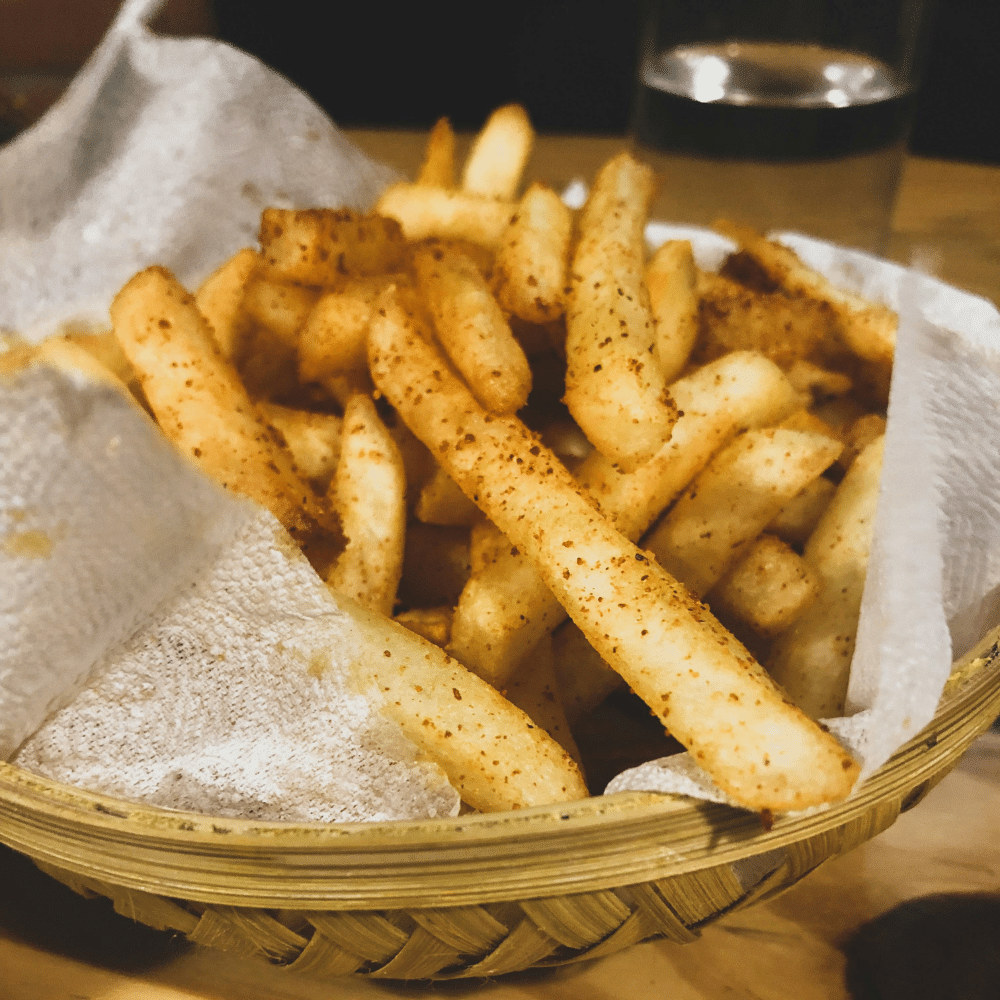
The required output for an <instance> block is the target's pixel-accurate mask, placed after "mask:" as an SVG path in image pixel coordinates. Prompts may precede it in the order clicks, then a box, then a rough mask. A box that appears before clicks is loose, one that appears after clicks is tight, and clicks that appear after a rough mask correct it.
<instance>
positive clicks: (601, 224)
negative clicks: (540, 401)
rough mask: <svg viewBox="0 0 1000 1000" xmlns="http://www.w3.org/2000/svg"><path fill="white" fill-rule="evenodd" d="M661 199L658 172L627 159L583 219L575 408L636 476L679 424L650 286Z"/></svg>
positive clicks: (616, 162) (572, 351) (574, 309)
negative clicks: (658, 350)
mask: <svg viewBox="0 0 1000 1000" xmlns="http://www.w3.org/2000/svg"><path fill="white" fill-rule="evenodd" d="M654 191H655V181H654V178H653V172H652V170H650V169H649V168H648V167H644V166H641V165H640V164H638V163H637V162H636V161H635V160H633V159H632V157H631V156H629V155H628V154H627V153H622V154H620V155H619V156H616V157H615V158H614V159H613V160H611V161H609V162H608V163H607V164H606V165H605V166H604V167H603V168H602V169H601V171H600V173H599V174H598V175H597V178H596V180H595V181H594V186H593V188H592V189H591V192H590V197H589V198H588V199H587V203H586V205H584V207H583V210H582V211H581V214H580V219H579V230H580V238H579V242H578V244H577V247H576V251H575V252H574V254H573V260H572V264H571V266H570V285H569V287H570V292H569V299H568V302H567V306H566V358H567V368H566V395H565V400H566V405H567V406H568V407H569V411H570V413H572V414H573V418H574V419H575V420H576V422H577V423H578V424H579V425H580V426H581V427H582V428H583V430H584V432H585V433H586V435H587V437H588V438H589V439H590V441H591V442H592V443H593V445H594V447H595V448H597V450H598V451H599V452H601V454H603V455H606V456H607V457H608V458H610V459H612V460H613V461H614V462H616V463H617V465H618V467H619V468H620V469H621V470H622V471H626V472H628V471H631V470H633V469H635V468H637V467H638V466H640V465H641V464H642V463H643V462H646V461H648V460H649V459H651V458H652V457H653V455H655V454H656V453H657V451H659V450H660V448H662V447H663V445H664V444H665V443H666V442H667V441H669V440H670V434H671V431H672V429H673V425H674V423H675V422H676V420H677V407H676V406H675V405H674V403H673V400H672V399H671V397H670V394H669V393H668V392H667V388H666V381H665V379H664V377H663V372H662V371H661V370H660V367H659V364H658V362H657V360H656V357H655V355H654V353H653V348H654V344H655V338H656V329H655V326H654V324H653V317H652V313H651V312H650V306H649V293H648V292H647V291H646V287H645V285H644V284H643V280H642V277H643V253H644V243H643V226H644V225H645V221H646V215H647V213H648V210H649V204H650V202H651V200H652V197H653V194H654Z"/></svg>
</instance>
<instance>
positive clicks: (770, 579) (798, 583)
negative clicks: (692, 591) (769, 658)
mask: <svg viewBox="0 0 1000 1000" xmlns="http://www.w3.org/2000/svg"><path fill="white" fill-rule="evenodd" d="M819 591H820V580H819V577H818V576H817V575H816V573H815V572H814V571H813V570H811V569H810V568H809V564H808V563H807V562H806V561H805V560H804V559H803V558H802V557H801V556H800V555H799V554H798V553H797V552H795V551H794V550H793V549H791V548H789V546H788V545H786V544H785V543H784V542H783V541H781V539H779V538H776V537H775V536H774V535H760V536H759V537H758V538H757V539H756V540H755V541H754V542H752V543H751V544H750V545H749V546H748V547H747V549H746V551H745V552H744V553H743V555H742V556H741V557H740V558H739V559H738V560H737V561H736V563H734V565H733V566H732V568H731V569H730V570H729V572H728V573H726V575H725V576H723V577H722V579H721V580H719V582H718V583H717V584H716V585H715V586H714V587H713V588H712V590H711V591H710V592H709V595H708V602H709V604H710V606H711V608H712V610H713V611H714V612H715V613H716V614H717V615H719V616H720V617H722V618H724V619H726V618H733V619H737V620H738V621H742V622H746V624H747V625H749V626H750V627H751V628H752V629H754V630H755V631H756V632H758V633H760V634H761V635H763V636H775V635H777V634H778V633H779V632H781V631H783V630H784V629H786V628H788V626H789V625H791V624H792V622H794V621H795V619H796V618H798V617H800V616H801V615H802V613H803V612H804V611H805V610H806V608H808V607H809V605H810V604H812V603H813V601H815V600H816V598H817V596H818V595H819Z"/></svg>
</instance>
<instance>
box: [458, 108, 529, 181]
mask: <svg viewBox="0 0 1000 1000" xmlns="http://www.w3.org/2000/svg"><path fill="white" fill-rule="evenodd" d="M534 141H535V130H534V129H533V128H532V127H531V122H530V121H529V119H528V113H527V112H526V111H525V110H524V108H522V107H521V105H520V104H506V105H504V106H503V107H501V108H497V109H496V111H494V112H493V114H491V115H490V117H489V119H488V120H487V122H486V124H485V125H484V126H483V128H482V131H481V132H480V133H479V135H478V136H476V141H475V142H474V143H473V145H472V150H471V152H470V153H469V158H468V160H467V161H466V163H465V169H464V170H463V171H462V190H464V191H467V192H468V193H469V194H476V195H480V196H481V197H485V198H502V199H504V200H506V201H510V200H511V199H512V198H514V197H515V196H516V195H517V188H518V185H519V184H520V183H521V174H522V173H523V172H524V167H525V164H526V163H527V162H528V157H529V156H530V155H531V147H532V145H534Z"/></svg>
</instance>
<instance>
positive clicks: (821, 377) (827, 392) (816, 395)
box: [786, 358, 854, 399]
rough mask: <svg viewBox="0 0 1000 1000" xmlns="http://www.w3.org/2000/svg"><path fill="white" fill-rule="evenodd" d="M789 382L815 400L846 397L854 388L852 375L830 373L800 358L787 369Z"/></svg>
mask: <svg viewBox="0 0 1000 1000" xmlns="http://www.w3.org/2000/svg"><path fill="white" fill-rule="evenodd" d="M786 374H787V375H788V381H789V382H791V383H792V385H794V386H795V388H796V389H797V390H798V391H799V392H802V393H809V395H810V396H812V397H813V399H829V398H830V397H831V396H846V395H847V393H849V392H850V391H851V389H852V388H853V386H854V383H853V381H852V380H851V377H850V375H845V374H844V373H843V372H835V371H830V370H829V369H827V368H821V367H820V366H819V365H815V364H813V363H812V362H811V361H806V360H805V359H804V358H798V359H796V360H795V361H793V362H792V363H791V364H790V365H789V366H788V368H787V369H786Z"/></svg>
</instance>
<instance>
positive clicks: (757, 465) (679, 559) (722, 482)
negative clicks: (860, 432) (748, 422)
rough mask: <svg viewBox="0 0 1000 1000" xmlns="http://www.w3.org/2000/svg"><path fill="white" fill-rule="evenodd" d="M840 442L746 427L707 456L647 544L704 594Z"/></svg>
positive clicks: (674, 572)
mask: <svg viewBox="0 0 1000 1000" xmlns="http://www.w3.org/2000/svg"><path fill="white" fill-rule="evenodd" d="M841 447H842V445H841V444H840V442H839V441H834V440H832V439H831V438H828V437H824V436H821V435H818V434H808V433H804V432H802V431H790V430H782V429H779V428H771V429H770V430H759V431H747V432H746V433H745V434H742V435H740V437H738V438H737V439H736V440H735V441H734V442H733V443H732V444H730V445H728V446H727V447H726V448H723V449H722V451H720V452H719V453H718V454H717V455H716V456H715V457H714V458H713V459H712V461H711V462H709V464H708V466H707V467H706V468H705V469H704V471H703V472H702V473H701V474H700V475H699V476H698V477H697V478H696V479H695V480H694V482H693V483H692V484H691V486H690V487H689V488H688V490H687V491H686V492H685V493H684V494H683V495H682V496H681V497H680V499H679V500H678V501H677V503H675V504H674V506H673V507H672V508H671V510H670V512H669V513H668V514H667V516H666V517H665V518H664V519H663V520H662V521H661V522H660V523H659V524H658V525H657V526H656V527H655V528H654V529H653V531H652V532H650V534H649V535H648V536H647V537H646V539H645V541H644V544H645V546H646V548H647V549H648V550H649V551H650V552H652V553H653V555H655V556H656V558H657V560H658V561H659V563H660V565H661V566H663V568H664V569H666V570H667V572H668V573H671V574H672V575H673V576H675V577H676V578H677V579H678V580H680V581H681V582H682V583H684V584H685V585H686V586H687V587H688V588H689V589H690V590H691V591H692V592H693V593H694V594H697V595H698V596H699V597H701V596H703V595H704V594H707V593H708V591H709V590H711V589H712V587H713V586H714V585H715V584H716V583H717V582H718V580H720V579H721V578H722V576H723V574H724V573H725V572H726V571H727V570H728V569H729V568H730V566H732V565H733V564H734V563H735V562H736V560H737V559H739V558H740V556H741V555H742V554H743V552H744V551H745V550H746V548H747V547H748V546H749V545H750V543H751V542H753V540H754V539H755V538H756V537H757V536H758V535H759V534H760V532H761V531H762V530H763V529H764V527H765V526H766V525H767V524H768V522H770V521H771V520H772V519H773V518H774V517H775V516H776V515H777V514H778V512H779V511H780V510H781V507H782V504H784V503H785V502H786V501H788V500H791V499H792V497H794V496H795V495H796V494H797V493H798V492H799V491H800V490H801V489H802V488H803V487H804V486H805V485H806V484H807V483H809V482H811V481H812V480H813V479H815V478H816V477H817V476H819V475H820V474H821V473H822V472H824V471H825V470H826V469H828V468H829V467H830V466H831V465H832V464H833V463H834V462H835V461H836V459H837V456H838V455H839V454H840V451H841Z"/></svg>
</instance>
